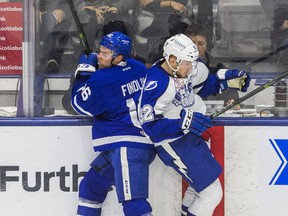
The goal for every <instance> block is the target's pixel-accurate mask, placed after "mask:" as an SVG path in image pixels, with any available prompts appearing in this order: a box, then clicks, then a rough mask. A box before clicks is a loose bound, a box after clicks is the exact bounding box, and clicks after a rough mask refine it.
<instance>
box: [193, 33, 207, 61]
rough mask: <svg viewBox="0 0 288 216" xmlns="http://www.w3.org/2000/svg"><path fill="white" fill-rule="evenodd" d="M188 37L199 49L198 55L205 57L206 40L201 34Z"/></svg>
mask: <svg viewBox="0 0 288 216" xmlns="http://www.w3.org/2000/svg"><path fill="white" fill-rule="evenodd" d="M190 39H191V40H192V41H193V42H194V43H195V44H196V46H197V48H198V50H199V57H200V58H201V59H205V53H206V51H207V40H206V37H204V36H202V35H196V36H190Z"/></svg>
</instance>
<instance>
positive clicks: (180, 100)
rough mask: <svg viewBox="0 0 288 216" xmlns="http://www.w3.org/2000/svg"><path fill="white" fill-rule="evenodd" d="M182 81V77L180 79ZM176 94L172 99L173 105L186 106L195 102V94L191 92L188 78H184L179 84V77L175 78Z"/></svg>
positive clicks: (191, 88)
mask: <svg viewBox="0 0 288 216" xmlns="http://www.w3.org/2000/svg"><path fill="white" fill-rule="evenodd" d="M180 80H181V81H184V79H180ZM174 81H175V88H176V95H175V98H174V99H173V101H172V102H173V104H174V105H175V106H182V107H183V108H188V107H190V106H192V105H193V104H194V102H195V94H194V92H193V87H192V82H191V80H190V79H186V80H185V82H182V84H181V85H179V79H175V80H174Z"/></svg>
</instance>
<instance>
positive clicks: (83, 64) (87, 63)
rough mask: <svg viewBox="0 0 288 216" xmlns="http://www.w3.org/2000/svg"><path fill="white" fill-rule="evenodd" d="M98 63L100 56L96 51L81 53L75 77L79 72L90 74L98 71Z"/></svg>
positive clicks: (84, 74) (85, 74)
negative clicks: (98, 56)
mask: <svg viewBox="0 0 288 216" xmlns="http://www.w3.org/2000/svg"><path fill="white" fill-rule="evenodd" d="M97 64H98V58H97V54H96V53H90V54H89V55H87V54H86V53H84V52H83V53H81V55H80V58H79V64H78V66H77V69H76V71H75V73H74V77H75V78H76V77H77V76H78V75H79V74H80V75H81V76H90V75H91V73H93V72H95V71H96V67H97Z"/></svg>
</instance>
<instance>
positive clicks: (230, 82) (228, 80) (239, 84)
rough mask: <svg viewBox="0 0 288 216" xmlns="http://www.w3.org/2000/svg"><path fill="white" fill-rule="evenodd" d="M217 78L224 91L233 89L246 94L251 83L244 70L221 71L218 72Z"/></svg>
mask: <svg viewBox="0 0 288 216" xmlns="http://www.w3.org/2000/svg"><path fill="white" fill-rule="evenodd" d="M216 77H217V79H218V80H219V81H220V87H221V90H222V91H224V90H226V89H227V88H232V89H236V90H238V91H241V92H246V91H247V89H248V87H249V85H250V81H251V78H250V75H249V74H248V73H246V72H245V71H242V70H228V69H220V70H218V71H217V74H216Z"/></svg>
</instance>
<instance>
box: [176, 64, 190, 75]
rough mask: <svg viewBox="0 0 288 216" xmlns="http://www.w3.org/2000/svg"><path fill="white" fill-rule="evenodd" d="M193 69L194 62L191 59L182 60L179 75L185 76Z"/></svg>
mask: <svg viewBox="0 0 288 216" xmlns="http://www.w3.org/2000/svg"><path fill="white" fill-rule="evenodd" d="M191 70H192V62H190V61H182V62H181V63H180V65H179V70H178V71H177V75H178V77H181V78H184V77H187V75H188V74H189V73H190V72H191Z"/></svg>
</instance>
